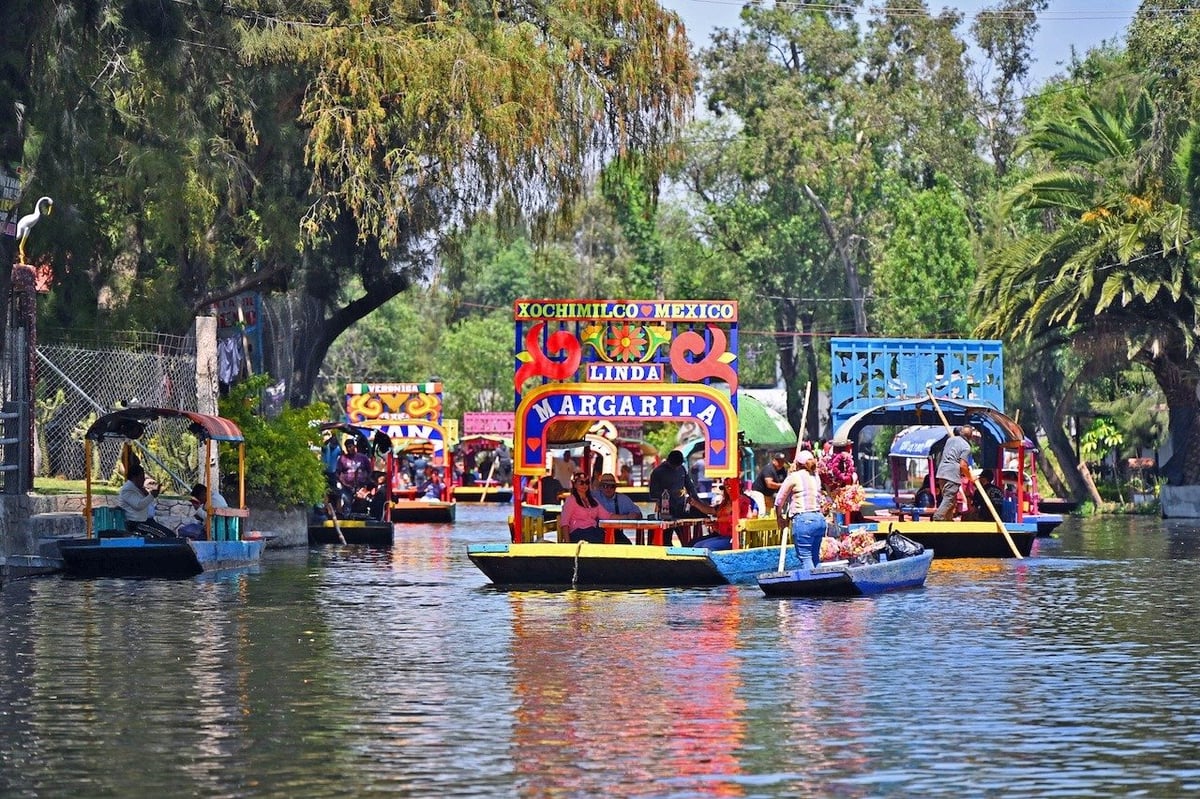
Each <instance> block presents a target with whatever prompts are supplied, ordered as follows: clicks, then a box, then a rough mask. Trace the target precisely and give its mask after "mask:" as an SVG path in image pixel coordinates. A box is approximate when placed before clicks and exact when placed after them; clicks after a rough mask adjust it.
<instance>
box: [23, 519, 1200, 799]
mask: <svg viewBox="0 0 1200 799" xmlns="http://www.w3.org/2000/svg"><path fill="white" fill-rule="evenodd" d="M504 513H505V512H504V510H503V509H500V508H494V507H491V506H481V507H466V508H460V518H459V521H458V523H457V524H455V525H438V526H427V527H420V526H410V527H409V528H408V529H403V530H398V532H397V539H398V543H397V546H396V547H395V548H394V549H392V550H390V551H389V550H366V549H361V548H354V547H325V548H321V549H319V550H312V551H307V550H299V551H292V552H284V553H269V556H268V558H267V560H266V561H265V562H264V564H263V565H262V566H261V567H260V568H259V569H257V570H254V571H247V572H238V573H231V574H229V575H224V576H222V577H221V578H219V579H198V580H185V581H178V582H158V581H120V580H109V581H105V580H97V581H68V580H61V579H58V578H50V579H42V580H33V581H24V582H17V583H10V584H8V585H6V586H4V588H3V594H2V597H3V602H4V605H3V608H4V611H3V614H2V615H0V740H2V741H3V742H2V743H0V764H3V768H0V796H5V797H9V796H14V797H26V796H28V797H41V796H66V795H83V796H89V797H90V796H122V797H161V796H181V795H187V796H237V797H246V796H256V797H257V796H264V797H275V796H279V797H284V796H287V797H291V796H305V797H326V796H329V797H333V796H339V797H340V796H347V797H348V796H355V797H357V796H363V795H368V794H370V795H382V796H456V797H457V796H464V797H465V796H479V797H496V796H511V797H592V796H599V795H606V796H607V795H611V796H638V797H690V796H731V797H767V796H780V797H784V796H787V797H792V796H796V797H804V796H813V797H830V796H835V797H864V798H865V797H877V796H902V797H909V796H946V797H961V796H987V795H999V794H1002V793H1005V794H1009V793H1016V794H1018V795H1021V796H1049V795H1059V796H1112V795H1127V794H1131V793H1137V792H1141V793H1145V794H1146V795H1154V796H1177V795H1183V794H1185V793H1190V792H1191V791H1193V790H1195V789H1196V788H1197V787H1198V786H1197V781H1198V779H1200V771H1198V770H1197V769H1196V767H1195V763H1196V762H1200V724H1197V723H1196V721H1197V719H1196V711H1195V710H1194V708H1196V707H1200V701H1198V700H1200V668H1197V666H1196V665H1195V655H1194V650H1195V642H1196V634H1195V629H1196V618H1195V617H1196V615H1197V612H1198V611H1197V607H1198V600H1200V595H1198V594H1200V587H1197V584H1196V581H1195V579H1194V573H1195V566H1196V562H1197V558H1198V554H1200V535H1198V533H1197V530H1196V528H1195V526H1194V525H1188V524H1181V523H1175V522H1171V521H1168V522H1165V523H1164V522H1160V521H1159V520H1155V519H1147V518H1120V519H1105V520H1087V521H1080V520H1070V521H1068V522H1067V523H1066V524H1064V525H1063V526H1062V527H1061V528H1060V534H1059V535H1058V536H1057V537H1056V538H1053V539H1042V540H1039V542H1038V546H1037V549H1036V550H1035V553H1036V554H1035V556H1034V557H1031V558H1028V559H1026V560H1024V561H1021V562H1017V561H1012V560H1004V561H1000V560H993V561H982V560H954V561H935V562H934V565H933V568H932V569H931V571H930V575H929V579H928V581H927V583H926V587H925V588H924V589H921V590H917V591H910V592H904V593H899V594H890V595H884V596H880V597H874V598H868V599H862V600H849V601H816V600H766V599H764V598H763V597H762V596H761V594H760V593H759V592H758V591H757V590H756V589H749V588H715V589H704V590H693V591H678V590H676V591H671V590H653V591H630V592H600V591H561V592H536V591H526V592H500V591H495V590H493V589H491V588H489V587H488V586H487V585H486V581H485V579H484V578H483V577H482V575H481V574H480V573H479V572H478V571H477V570H475V568H474V567H473V566H471V564H470V563H469V561H468V560H467V559H466V557H465V548H466V544H467V543H468V542H477V541H487V540H495V539H496V538H497V537H499V536H502V535H503V530H504V526H503V525H504V518H505V516H504Z"/></svg>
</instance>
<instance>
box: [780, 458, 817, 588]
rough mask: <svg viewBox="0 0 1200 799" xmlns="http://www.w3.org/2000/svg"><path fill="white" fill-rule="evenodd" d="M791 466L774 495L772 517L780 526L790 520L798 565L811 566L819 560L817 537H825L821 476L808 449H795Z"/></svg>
mask: <svg viewBox="0 0 1200 799" xmlns="http://www.w3.org/2000/svg"><path fill="white" fill-rule="evenodd" d="M793 466H794V467H795V468H794V469H793V470H792V473H791V474H789V475H788V476H787V477H786V478H785V479H784V481H783V483H782V485H780V486H779V493H778V494H777V495H776V496H775V520H776V522H777V523H778V524H779V529H780V530H783V529H784V524H786V523H787V522H788V521H789V520H790V522H791V528H792V546H793V547H795V549H796V556H797V557H798V558H800V568H801V569H811V568H813V567H814V566H816V565H817V564H818V563H820V562H821V539H822V538H824V537H825V516H824V514H822V513H821V478H820V477H818V476H817V458H816V456H815V455H813V454H812V451H811V450H807V449H806V450H803V451H801V452H799V453H797V454H796V460H795V461H794V462H793Z"/></svg>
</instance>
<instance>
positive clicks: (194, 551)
mask: <svg viewBox="0 0 1200 799" xmlns="http://www.w3.org/2000/svg"><path fill="white" fill-rule="evenodd" d="M263 543H264V542H262V541H189V540H187V539H185V538H142V537H140V536H121V537H114V538H81V539H75V540H71V541H62V542H60V543H59V545H58V549H59V553H60V554H61V555H62V559H63V571H64V572H65V573H66V574H67V575H68V576H71V577H160V578H167V579H182V578H187V577H195V576H196V575H198V574H202V573H204V572H207V571H218V570H220V569H234V568H240V567H243V566H252V565H254V564H256V563H258V562H259V560H260V558H261V557H262V549H263Z"/></svg>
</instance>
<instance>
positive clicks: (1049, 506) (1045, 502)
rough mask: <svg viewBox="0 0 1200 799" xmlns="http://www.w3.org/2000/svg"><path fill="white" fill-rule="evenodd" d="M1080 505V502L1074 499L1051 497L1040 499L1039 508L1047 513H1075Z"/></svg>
mask: <svg viewBox="0 0 1200 799" xmlns="http://www.w3.org/2000/svg"><path fill="white" fill-rule="evenodd" d="M1078 507H1079V503H1078V502H1076V501H1075V500H1073V499H1057V498H1054V497H1051V498H1049V499H1041V500H1038V508H1039V509H1041V510H1044V511H1045V512H1046V513H1060V514H1061V513H1074V512H1075V510H1076V509H1077V508H1078Z"/></svg>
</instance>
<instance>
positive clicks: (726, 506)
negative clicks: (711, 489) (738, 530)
mask: <svg viewBox="0 0 1200 799" xmlns="http://www.w3.org/2000/svg"><path fill="white" fill-rule="evenodd" d="M737 488H738V481H737V478H734V477H728V478H726V479H725V482H724V484H723V490H722V491H721V501H720V502H719V503H717V504H716V505H715V506H714V505H709V504H708V503H707V502H703V501H701V500H698V499H694V500H692V501H691V502H692V507H693V508H696V509H697V510H700V511H703V512H704V513H706V514H708V515H709V516H715V517H716V524H715V526H714V529H713V531H712V532H711V533H709V534H708V535H705V536H704V537H702V538H697V539H696V540H695V541H693V542H692V544H691V545H692V546H694V547H703V548H704V549H710V550H713V551H714V552H717V551H721V550H726V549H733V509H734V507H735V505H734V501H733V497H734V494H737V498H738V500H737V505H736V507H737V509H738V513H737V516H738V518H739V519H752V518H754V517H755V516H757V515H758V512H757V511H756V510H755V508H754V503H752V502H751V501H750V498H749V497H747V496H746V495H745V494H742V493H739V492H738V490H737Z"/></svg>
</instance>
